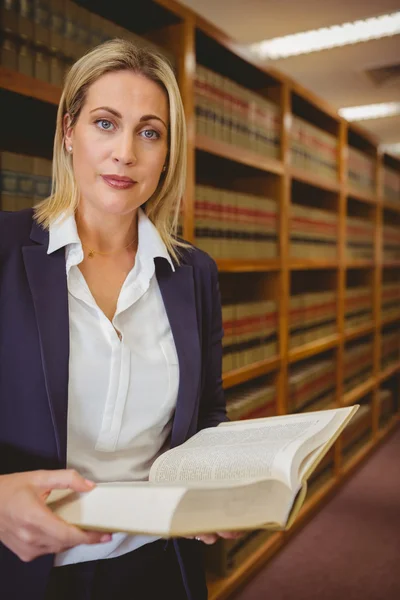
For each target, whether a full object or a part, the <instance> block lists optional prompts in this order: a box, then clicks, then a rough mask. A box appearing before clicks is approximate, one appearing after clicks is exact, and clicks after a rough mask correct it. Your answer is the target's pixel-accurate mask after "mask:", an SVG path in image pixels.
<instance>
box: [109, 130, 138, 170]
mask: <svg viewBox="0 0 400 600" xmlns="http://www.w3.org/2000/svg"><path fill="white" fill-rule="evenodd" d="M113 161H114V162H115V163H119V164H123V165H128V166H130V165H135V164H136V162H137V158H136V152H135V144H134V138H133V136H132V134H130V135H129V134H126V135H120V136H118V138H117V139H116V140H115V146H114V149H113Z"/></svg>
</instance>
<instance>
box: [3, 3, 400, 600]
mask: <svg viewBox="0 0 400 600" xmlns="http://www.w3.org/2000/svg"><path fill="white" fill-rule="evenodd" d="M65 5H68V9H69V10H70V9H71V10H72V13H71V14H73V15H74V14H75V17H74V18H73V19H72V21H71V22H72V23H73V25H74V26H77V25H76V23H77V21H78V20H79V17H77V16H76V15H80V16H81V22H82V23H84V24H85V27H86V31H90V32H91V35H90V36H89V37H90V39H88V38H87V36H86V38H82V39H81V38H79V39H81V41H80V46H79V48H78V47H76V46H74V42H73V40H74V39H75V40H76V39H78V38H77V35H75V34H71V35H69V33H68V32H66V33H67V34H66V36H65V39H64V40H63V41H62V40H61V41H60V40H58V41H57V39H55V41H54V40H53V42H51V40H52V39H53V38H52V37H51V35H50V37H48V39H49V40H50V42H51V43H50V42H49V44H48V46H47V47H46V46H45V47H43V40H42V42H41V41H40V40H38V39H37V37H35V36H36V32H35V30H34V29H32V30H31V33H30V36H31V37H30V38H29V39H28V42H27V40H26V39H21V38H20V37H19V36H18V31H17V30H16V29H15V30H11V31H10V30H8V31H3V32H2V36H3V39H2V65H0V106H1V108H2V109H3V114H7V112H9V109H10V107H12V108H13V110H14V111H15V110H16V111H17V112H18V114H19V115H20V118H19V119H18V122H17V123H15V120H14V122H13V123H11V121H12V120H9V121H10V122H8V121H7V120H6V122H5V124H4V125H3V130H2V136H1V141H0V153H1V156H3V155H4V153H15V154H23V155H26V156H28V157H30V158H32V157H39V158H41V159H47V160H49V159H51V154H52V144H53V135H54V124H55V116H56V109H57V103H58V101H59V99H60V95H61V88H60V85H59V84H56V83H55V79H54V77H55V75H54V73H53V71H51V72H48V73H47V80H45V78H44V77H43V76H42V79H39V78H38V77H37V73H38V72H39V71H38V69H37V64H36V61H38V60H39V56H38V55H40V56H42V59H43V55H44V54H45V55H46V56H47V55H48V58H49V59H50V60H55V59H57V60H58V63H57V65H58V68H61V67H62V66H63V65H64V67H65V68H68V66H69V65H70V64H71V63H72V61H73V60H74V59H75V58H77V57H78V54H79V51H82V50H83V47H84V45H85V43H86V46H88V47H90V44H92V42H93V41H94V40H95V39H98V41H101V39H106V38H107V37H115V36H121V35H122V36H127V37H129V38H130V39H135V40H136V41H137V42H138V43H143V44H151V45H155V46H157V47H158V48H159V49H160V50H161V51H162V52H164V53H165V54H166V56H167V57H168V58H169V60H170V61H171V64H172V65H173V67H174V69H175V71H176V74H177V79H178V82H179V85H180V89H181V92H182V97H183V101H184V106H185V113H186V118H187V126H188V179H187V189H186V194H185V198H184V211H183V218H182V226H183V237H184V238H186V239H187V240H188V241H190V242H194V243H195V244H198V242H199V240H201V243H205V244H206V247H207V248H208V251H209V252H210V254H212V255H213V256H214V258H215V259H216V262H217V265H218V269H219V273H220V287H221V294H222V299H223V304H224V302H225V305H227V304H228V303H231V305H232V306H234V308H232V310H231V317H230V318H231V321H232V323H233V333H232V332H231V333H230V335H232V340H233V341H234V344H233V346H234V348H235V350H234V352H233V353H232V356H231V357H230V361H231V362H230V363H229V362H228V364H230V365H231V366H230V368H229V369H227V370H225V371H224V373H223V383H224V387H225V389H226V390H227V394H228V392H229V393H231V392H232V393H234V392H235V389H240V390H241V389H244V390H246V389H247V388H249V389H250V388H251V386H253V385H256V384H257V382H267V383H268V385H271V386H273V387H274V390H275V396H274V398H275V400H274V403H275V407H274V412H275V414H285V413H286V412H287V411H288V407H290V401H291V397H290V390H291V389H292V388H293V380H291V379H290V378H291V377H292V375H293V373H296V374H297V377H298V379H299V381H300V383H299V384H298V385H299V386H300V387H299V389H300V391H298V392H297V393H298V398H297V401H298V403H299V405H302V406H300V408H299V410H312V409H313V407H314V408H315V409H318V408H323V407H325V408H327V407H330V406H346V405H349V404H352V403H355V402H360V403H362V405H363V406H365V407H366V409H365V411H364V416H363V419H362V420H361V421H360V422H359V423H358V424H357V427H356V428H355V429H354V431H353V432H352V435H353V441H352V440H351V439H350V442H351V443H350V442H349V441H347V442H346V440H342V439H339V440H338V442H337V443H336V444H335V447H334V449H333V451H332V454H331V456H330V459H331V462H330V465H329V470H328V471H327V470H326V471H324V472H321V473H320V474H318V477H317V478H316V481H315V482H314V483H313V485H312V487H311V490H310V495H309V498H308V501H307V503H306V504H305V506H304V509H303V510H302V513H301V515H300V518H299V519H298V521H297V522H296V524H295V526H294V528H293V531H297V530H298V529H299V528H300V527H301V526H302V525H303V523H304V522H305V520H306V519H310V518H312V516H313V514H315V512H316V511H317V510H318V509H319V508H320V507H321V506H322V503H323V502H324V501H326V499H327V498H328V497H329V496H330V495H331V494H332V493H334V492H335V491H336V490H337V489H338V487H339V486H340V485H342V484H343V482H344V481H345V480H346V478H347V477H348V476H350V475H351V473H352V472H353V471H354V469H355V468H356V467H357V466H358V465H359V464H360V463H361V461H363V460H364V459H365V458H366V457H367V456H368V455H369V454H370V452H371V451H373V450H374V449H375V448H377V447H378V444H380V443H381V442H382V441H383V440H384V439H385V438H386V437H387V436H388V435H389V434H390V433H391V432H392V431H393V430H394V428H395V427H396V426H397V424H398V421H399V407H400V393H399V386H400V356H396V354H395V352H394V351H393V349H392V346H391V343H392V342H391V341H390V339H389V337H388V333H390V330H391V328H395V327H397V326H398V325H399V326H400V311H399V309H398V308H397V307H398V306H400V250H399V249H400V241H399V240H400V238H399V236H400V160H399V159H396V158H394V157H392V156H390V155H386V154H383V153H381V152H379V151H378V145H377V142H376V140H374V139H373V138H372V137H371V136H370V135H368V134H367V133H366V132H364V131H363V130H362V129H361V128H359V127H357V126H354V125H352V124H348V123H347V122H346V121H344V120H343V119H342V118H340V117H339V116H338V115H337V114H336V112H335V111H334V110H333V109H332V108H331V107H330V106H329V105H328V104H327V103H326V102H324V101H322V100H320V99H319V98H317V97H316V96H315V95H314V94H312V93H310V92H309V91H308V90H306V89H305V88H303V87H302V86H301V85H299V84H298V83H297V82H295V81H293V80H291V79H290V78H288V77H286V76H284V75H283V74H281V73H279V72H277V71H275V70H274V69H266V68H265V67H263V65H262V64H260V63H258V62H257V61H256V60H255V59H254V58H252V57H251V56H250V55H249V54H248V53H247V52H246V50H244V49H243V48H242V47H240V46H239V45H238V44H236V43H235V42H234V41H233V40H231V39H229V38H228V37H227V36H226V35H225V34H223V33H222V32H220V31H219V30H217V29H216V28H215V27H214V26H212V25H211V24H209V23H207V22H206V21H205V20H204V19H202V18H200V17H198V16H197V15H196V14H194V13H193V12H191V11H190V10H189V9H187V8H186V7H183V6H181V5H180V4H179V3H178V2H175V1H174V0H149V1H148V2H146V3H141V5H140V7H138V8H137V10H135V15H134V18H133V17H132V15H131V13H130V12H129V10H128V9H127V7H126V4H125V3H123V2H122V1H121V0H116V1H115V2H113V3H112V4H110V3H109V2H106V1H105V0H101V1H97V2H94V1H92V0H80V2H77V3H75V2H69V1H67V0H66V2H65ZM71 7H72V8H71ZM76 10H78V12H77V13H76ZM82 11H83V12H82ZM12 17H13V19H14V21H13V22H14V23H17V22H18V19H17V18H14V17H16V15H13V16H12ZM11 21H12V19H11ZM25 25H26V24H25ZM28 29H29V28H28ZM81 29H82V28H81ZM83 30H85V28H83ZM70 33H71V32H70ZM42 35H43V32H42ZM7 36H8V37H7ZM96 36H97V38H96ZM78 37H79V36H78ZM100 38H101V39H100ZM4 39H10V40H11V41H10V43H9V44H8V45H7V44H5V42H4ZM40 44H41V45H40ZM54 44H56V45H57V44H58V45H59V46H60V45H61V46H62V47H61V48H58V49H56V50H57V51H55V48H54ZM27 47H28V49H30V51H31V52H32V57H31V58H32V61H31V63H30V64H31V71H30V72H27V69H26V66H24V65H25V63H23V61H22V59H21V56H22V55H24V56H25V58H26V51H27V50H26V48H27ZM22 49H23V52H22ZM23 53H25V54H23ZM46 53H47V54H46ZM3 57H4V59H3ZM3 63H4V64H3ZM57 65H56V66H57ZM22 67H24V68H22ZM205 90H206V91H205ZM218 97H220V98H223V99H222V100H220V101H218ZM243 107H247V108H246V109H244V108H243ZM210 114H211V115H212V117H211V118H208V117H209V116H210ZM207 115H208V117H207ZM254 115H257V116H256V117H254ZM0 168H1V163H0ZM199 190H200V192H201V193H204V190H206V193H208V194H209V193H210V190H211V193H214V194H216V195H217V196H216V197H217V201H216V203H217V205H218V203H222V205H223V206H224V209H226V210H227V213H226V214H228V213H229V211H232V210H233V212H234V215H235V218H234V219H233V222H232V225H231V228H230V229H229V228H228V230H224V228H223V227H222V234H223V235H221V223H219V224H218V223H217V225H216V223H215V221H216V220H218V219H217V216H218V215H216V214H208V213H207V211H206V213H205V214H204V213H203V214H202V216H201V218H202V219H203V220H204V221H205V222H206V226H205V227H204V223H203V226H202V227H203V233H204V229H205V230H206V232H207V231H212V232H213V235H211V236H208V234H207V233H206V235H205V236H203V238H201V237H200V236H199V220H200V219H199V207H201V200H202V199H201V197H199ZM203 200H204V197H203ZM267 201H268V202H267ZM263 202H264V204H265V206H267V205H268V210H267V209H265V213H266V214H264V213H263V214H262V215H261V217H260V203H261V212H262V209H263ZM246 203H247V204H246ZM0 208H1V204H0ZM246 211H250V213H251V214H252V217H251V218H250V219H249V220H248V221H247V222H246V223H244V221H243V215H244V214H245V213H246ZM257 219H258V223H257ZM260 223H261V226H260ZM243 228H246V235H245V236H244V235H243V231H242V230H243ZM383 228H385V229H383ZM225 229H226V228H225ZM215 230H219V231H220V237H219V238H218V240H219V241H218V244H219V245H218V246H216V245H215V239H216V236H215V235H214V233H215ZM232 231H233V232H234V233H235V235H232ZM238 231H239V234H240V235H237V232H238ZM255 233H256V234H257V235H255ZM263 233H268V235H267V236H264V237H262V235H261V236H260V234H263ZM272 233H274V235H272ZM207 236H208V237H207ZM207 244H208V246H207ZM212 244H214V245H212ZM235 303H236V304H235ZM263 303H264V304H263ZM253 304H254V305H255V304H257V306H253ZM263 307H264V308H263ZM246 310H247V313H246ZM257 310H258V312H257ZM260 310H261V311H263V310H264V311H265V313H260ZM235 311H236V312H235ZM252 311H253V312H252ZM232 315H233V317H232ZM238 315H239V317H240V319H242V321H243V322H246V319H247V320H253V322H254V323H255V326H253V329H252V331H246V330H243V331H240V335H239V334H238V335H237V332H238V329H237V324H236V325H235V323H236V321H237V318H238ZM271 315H275V316H274V317H271ZM264 317H267V318H266V319H265V323H264V321H263V318H264ZM235 319H236V321H235ZM257 319H258V321H257ZM296 319H297V321H296ZM271 322H273V330H274V335H275V338H274V341H273V347H272V350H271V346H270V347H269V350H268V353H265V352H264V354H263V352H262V348H261V346H262V345H263V344H264V345H265V346H268V344H270V340H271ZM257 323H258V324H257ZM258 331H262V332H263V334H262V336H261V339H260V340H258V341H256V343H254V336H255V334H256V333H257V332H258ZM235 332H236V333H235ZM235 335H236V337H237V338H238V339H235ZM296 336H297V342H298V343H297V342H296V344H295V345H294V343H293V340H294V338H295V337H296ZM238 340H239V341H238ZM268 340H269V341H268ZM267 341H268V343H267ZM363 343H368V344H369V351H368V352H369V354H368V361H369V363H368V364H369V371H368V374H367V375H366V378H365V379H364V380H361V379H357V377H356V378H355V379H354V382H355V383H354V385H352V386H351V387H350V388H349V389H345V386H344V383H345V382H344V375H345V370H346V365H347V358H346V357H348V351H349V349H354V348H355V349H356V352H355V353H356V354H357V352H358V351H359V350H360V348H361V349H362V347H363V346H362V344H363ZM238 348H239V349H238ZM243 348H245V350H243ZM360 356H361V358H359V360H360V361H361V366H363V363H362V360H363V355H362V353H361V350H360ZM251 357H253V358H251ZM385 357H386V359H385ZM384 359H385V360H384ZM389 359H390V360H389ZM357 360H358V359H357ZM357 360H355V362H354V365H355V367H354V368H356V367H357V365H358V367H359V363H357ZM313 363H315V364H318V365H319V367H318V368H320V369H321V371H320V375H319V382H320V388H319V389H317V390H314V392H313V393H314V396H313V398H312V399H311V400H312V402H311V401H308V400H309V399H307V397H304V391H303V392H301V390H302V389H303V388H302V387H301V386H302V385H303V387H304V386H305V389H306V387H307V386H306V383H305V382H304V381H303V380H302V376H301V375H302V374H301V368H302V367H303V366H304V372H305V370H306V369H309V368H310V365H311V364H313ZM329 364H331V365H332V369H331V370H330V371H329V386H330V391H329V390H328V389H327V387H326V385H327V384H326V381H325V380H324V377H325V378H326V377H327V376H326V373H325V375H324V369H326V368H327V365H329ZM355 373H356V375H357V369H356V371H355ZM265 385H266V384H265ZM291 386H292V387H291ZM331 388H332V389H331ZM328 391H329V393H328V394H327V392H328ZM301 394H303V396H302V395H301ZM324 402H325V404H324ZM245 416H246V414H243V418H244V417H245ZM345 443H348V444H350V445H348V446H346V447H345ZM292 533H293V532H292V531H289V532H285V533H276V534H273V535H272V536H271V537H269V538H268V539H267V540H266V541H263V542H260V545H259V546H258V547H254V545H253V546H252V550H251V552H249V554H248V555H247V556H245V554H244V553H243V549H242V550H241V557H242V558H241V562H240V564H238V565H236V566H235V568H234V569H232V570H231V571H230V572H229V573H228V574H225V575H224V576H216V575H215V574H214V575H212V576H211V575H210V580H209V588H210V599H211V600H223V599H227V598H229V597H230V595H231V594H232V593H234V592H235V590H237V589H238V588H239V587H240V586H243V585H244V583H245V582H246V581H247V580H248V579H249V578H250V577H251V576H252V575H253V574H254V573H255V572H256V571H257V569H259V568H260V567H261V566H262V565H264V564H265V563H266V561H267V560H268V559H269V558H270V557H271V556H273V555H274V554H275V553H276V552H278V551H279V549H280V548H281V547H282V545H283V544H284V543H286V542H287V540H289V539H290V537H291V535H292ZM221 551H222V552H224V551H225V550H224V549H223V547H222V550H221Z"/></svg>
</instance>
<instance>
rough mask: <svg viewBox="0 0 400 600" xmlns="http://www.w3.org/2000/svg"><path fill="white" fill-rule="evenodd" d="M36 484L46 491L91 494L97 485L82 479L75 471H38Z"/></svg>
mask: <svg viewBox="0 0 400 600" xmlns="http://www.w3.org/2000/svg"><path fill="white" fill-rule="evenodd" d="M34 484H35V485H37V486H38V487H39V488H42V489H43V490H45V491H48V490H65V489H70V490H73V491H74V492H90V490H92V489H93V488H94V487H95V485H96V484H95V483H94V482H93V481H90V480H89V479H85V478H84V477H82V475H80V474H79V473H78V472H77V471H75V469H59V470H54V471H38V472H37V473H36V478H35V481H34Z"/></svg>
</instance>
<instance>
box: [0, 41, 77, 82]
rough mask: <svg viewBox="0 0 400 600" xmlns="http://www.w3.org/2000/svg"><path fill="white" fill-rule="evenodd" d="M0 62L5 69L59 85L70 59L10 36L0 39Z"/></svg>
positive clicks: (67, 68) (62, 80)
mask: <svg viewBox="0 0 400 600" xmlns="http://www.w3.org/2000/svg"><path fill="white" fill-rule="evenodd" d="M0 64H1V65H2V66H3V67H6V68H7V69H11V70H12V71H16V72H18V73H22V74H23V75H28V76H29V77H34V78H35V79H38V80H40V81H45V82H46V83H51V84H53V85H56V86H58V87H61V86H62V85H63V82H64V78H65V76H66V74H67V72H68V70H69V68H70V66H71V61H70V60H67V59H65V58H63V57H61V56H58V55H52V54H49V53H47V52H45V51H43V49H42V48H40V49H37V48H34V47H31V46H28V45H27V44H24V43H18V42H17V41H16V40H14V39H13V38H11V37H4V38H3V39H0Z"/></svg>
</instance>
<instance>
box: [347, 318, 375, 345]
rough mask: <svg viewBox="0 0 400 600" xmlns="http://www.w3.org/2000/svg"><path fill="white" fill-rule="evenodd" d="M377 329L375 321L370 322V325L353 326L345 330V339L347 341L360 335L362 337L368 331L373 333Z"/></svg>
mask: <svg viewBox="0 0 400 600" xmlns="http://www.w3.org/2000/svg"><path fill="white" fill-rule="evenodd" d="M374 330H375V323H373V322H372V323H369V324H368V325H363V326H362V327H357V328H352V329H348V330H345V332H344V339H345V340H346V342H348V341H349V340H355V339H356V338H358V337H362V336H363V335H366V334H368V333H372V332H373V331H374Z"/></svg>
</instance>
